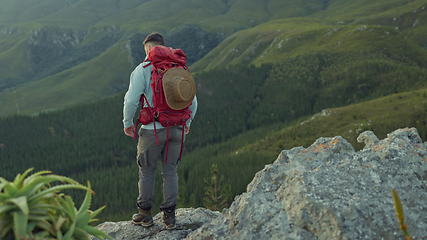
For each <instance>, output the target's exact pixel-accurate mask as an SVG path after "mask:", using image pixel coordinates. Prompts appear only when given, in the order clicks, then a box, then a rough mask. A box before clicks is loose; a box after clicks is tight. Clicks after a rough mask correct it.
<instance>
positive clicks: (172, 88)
mask: <svg viewBox="0 0 427 240" xmlns="http://www.w3.org/2000/svg"><path fill="white" fill-rule="evenodd" d="M163 92H164V94H165V98H166V103H167V104H168V106H169V107H170V108H172V109H173V110H181V109H184V108H185V107H187V106H188V105H190V103H191V102H192V101H193V98H194V96H195V95H196V83H195V82H194V79H193V76H192V75H191V73H190V72H189V71H187V70H185V69H182V68H171V69H169V70H167V71H166V73H165V74H164V75H163Z"/></svg>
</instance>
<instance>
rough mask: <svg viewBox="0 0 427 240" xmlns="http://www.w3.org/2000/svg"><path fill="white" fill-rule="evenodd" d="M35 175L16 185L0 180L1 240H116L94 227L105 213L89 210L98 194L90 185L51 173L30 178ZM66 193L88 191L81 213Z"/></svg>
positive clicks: (23, 177)
mask: <svg viewBox="0 0 427 240" xmlns="http://www.w3.org/2000/svg"><path fill="white" fill-rule="evenodd" d="M32 171H33V169H28V170H26V171H25V172H24V173H23V174H18V175H17V176H16V177H15V179H14V180H13V181H12V182H9V181H7V180H6V179H4V178H0V239H7V240H8V239H22V240H26V239H32V240H33V239H44V240H46V239H63V240H74V239H76V240H83V239H89V236H90V235H93V236H95V237H97V238H100V239H106V238H107V239H112V238H111V237H110V236H108V235H107V234H105V233H103V232H101V231H100V230H98V229H96V228H94V227H93V226H91V225H90V224H91V223H93V222H95V221H96V220H97V219H95V217H96V216H97V215H98V214H99V213H100V212H101V211H102V210H103V209H104V207H101V208H99V209H98V210H96V211H91V210H90V209H89V207H90V204H91V200H92V194H93V193H94V192H93V191H92V190H91V186H90V183H88V185H87V186H84V185H81V184H79V183H78V182H76V181H74V180H73V179H71V178H67V177H64V176H59V175H54V174H51V172H50V171H40V172H36V173H33V174H31V175H29V174H30V173H31V172H32ZM53 183H55V185H54V186H53V185H52V184H53ZM66 189H80V190H84V191H86V196H85V199H84V200H83V203H82V204H81V206H80V208H79V209H77V208H76V207H75V203H74V201H73V200H72V198H71V197H70V196H68V195H66V194H64V193H62V192H61V191H63V190H66Z"/></svg>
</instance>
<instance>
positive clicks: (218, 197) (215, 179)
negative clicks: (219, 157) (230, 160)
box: [203, 163, 231, 210]
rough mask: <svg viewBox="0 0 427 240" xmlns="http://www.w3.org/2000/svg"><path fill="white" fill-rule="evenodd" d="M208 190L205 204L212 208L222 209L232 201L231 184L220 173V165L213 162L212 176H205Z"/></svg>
mask: <svg viewBox="0 0 427 240" xmlns="http://www.w3.org/2000/svg"><path fill="white" fill-rule="evenodd" d="M204 180H205V184H206V187H205V189H206V191H205V194H204V195H205V196H204V198H203V205H204V206H205V207H206V208H209V209H211V210H221V209H223V208H225V207H227V206H228V205H229V203H230V201H229V200H230V196H231V186H230V184H226V183H225V182H224V176H223V175H220V174H219V170H218V165H217V164H215V163H213V164H212V165H211V169H210V177H209V178H205V179H204Z"/></svg>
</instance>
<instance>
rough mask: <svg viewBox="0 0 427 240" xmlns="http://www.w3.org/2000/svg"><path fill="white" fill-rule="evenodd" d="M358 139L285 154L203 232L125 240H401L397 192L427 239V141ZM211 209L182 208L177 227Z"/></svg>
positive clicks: (404, 133)
mask: <svg viewBox="0 0 427 240" xmlns="http://www.w3.org/2000/svg"><path fill="white" fill-rule="evenodd" d="M358 140H359V141H361V142H364V143H365V144H366V146H365V148H364V149H362V150H360V151H355V150H354V149H353V147H352V146H351V144H349V143H348V142H347V141H346V140H345V139H344V138H342V137H339V136H338V137H331V138H319V139H317V140H316V141H315V142H314V143H313V144H312V145H311V146H310V147H308V148H304V147H296V148H293V149H291V150H284V151H282V153H281V154H280V155H279V157H278V158H277V160H276V161H275V162H274V163H272V164H270V165H266V166H265V168H264V169H263V170H261V171H260V172H258V173H257V174H256V176H255V178H254V179H253V181H252V182H251V183H250V184H249V185H248V187H247V191H246V192H245V193H243V194H241V195H240V196H238V197H236V198H235V200H234V202H233V203H232V204H231V206H230V208H229V209H226V210H224V211H223V213H221V214H220V213H211V212H208V213H209V214H206V215H209V217H207V218H203V221H199V223H203V222H205V220H207V221H206V222H205V223H204V224H202V225H201V226H200V227H198V226H199V225H200V224H198V225H192V226H194V227H190V228H185V227H184V230H181V229H178V230H176V231H162V230H159V229H161V228H159V227H154V228H153V230H147V229H143V228H140V230H139V231H141V232H140V233H141V234H139V233H138V234H136V235H135V234H134V235H129V238H126V239H188V240H190V239H191V240H200V239H257V240H259V239H325V240H326V239H328V240H330V239H349V240H350V239H403V237H402V234H401V232H400V230H399V225H398V223H397V221H396V217H395V212H394V208H393V200H392V197H391V190H392V189H393V188H395V189H396V190H397V191H398V193H399V195H400V197H401V200H402V203H403V205H404V210H405V213H406V214H405V215H406V223H407V225H408V227H409V231H410V233H411V234H412V235H413V236H414V237H415V239H421V238H422V237H426V236H427V185H426V182H427V142H426V143H423V142H422V140H421V138H420V136H419V135H418V133H417V130H416V129H415V128H405V129H399V130H396V131H394V132H392V133H390V134H388V135H387V138H385V139H383V140H379V139H378V138H377V137H376V136H375V135H374V134H373V133H372V132H364V133H362V134H361V135H360V136H359V138H358ZM205 211H207V210H203V209H196V210H191V209H185V210H179V211H178V213H179V214H178V223H180V224H182V225H183V226H188V222H189V221H190V222H191V216H193V213H196V212H205ZM183 212H185V214H183ZM212 217H213V218H212ZM156 218H159V216H156ZM210 219H211V220H210ZM157 220H158V221H159V219H157ZM106 224H107V225H106ZM108 224H111V223H105V224H103V225H101V227H100V228H101V229H103V230H106V231H107V232H109V233H116V232H120V231H122V232H123V231H126V228H125V227H121V226H125V225H126V226H128V225H129V224H128V223H117V224H112V226H114V228H113V229H114V230H111V228H109V227H108ZM120 224H123V225H120ZM190 225H191V224H190ZM134 228H135V227H134ZM193 229H194V230H193ZM132 231H133V230H129V232H132ZM149 231H151V233H156V235H150V234H147V233H148V232H149ZM180 231H185V233H182V234H181V233H180ZM157 232H158V233H157ZM144 234H145V235H144ZM112 236H116V235H113V234H112ZM121 236H122V235H120V237H121ZM144 236H145V238H144ZM157 236H162V238H155V237H157ZM120 237H119V238H117V239H124V238H120Z"/></svg>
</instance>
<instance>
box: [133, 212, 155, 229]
mask: <svg viewBox="0 0 427 240" xmlns="http://www.w3.org/2000/svg"><path fill="white" fill-rule="evenodd" d="M132 223H133V224H135V225H141V226H143V227H150V226H152V225H153V217H152V216H151V210H150V209H138V213H135V214H134V215H133V216H132Z"/></svg>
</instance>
